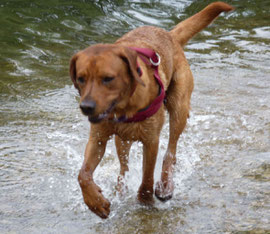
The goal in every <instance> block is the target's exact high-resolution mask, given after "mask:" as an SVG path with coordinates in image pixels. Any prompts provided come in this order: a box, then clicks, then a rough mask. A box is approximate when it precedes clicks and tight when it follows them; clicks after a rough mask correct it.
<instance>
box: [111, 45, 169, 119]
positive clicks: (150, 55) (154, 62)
mask: <svg viewBox="0 0 270 234" xmlns="http://www.w3.org/2000/svg"><path fill="white" fill-rule="evenodd" d="M130 49H132V50H135V51H136V52H137V53H138V54H139V56H140V58H141V59H142V60H143V61H144V63H146V64H147V65H151V67H152V68H153V69H154V77H155V79H156V81H157V83H158V85H159V94H158V96H157V97H156V99H155V100H154V101H153V102H152V103H151V104H150V105H149V106H148V107H146V108H144V109H142V110H139V111H138V112H137V113H136V114H135V115H134V116H133V117H131V118H127V117H126V116H121V117H120V118H118V119H114V121H115V122H124V123H134V122H140V121H143V120H145V119H147V118H149V117H151V116H152V115H154V114H155V113H156V112H157V111H158V110H159V108H160V107H161V105H162V103H163V101H164V99H165V90H164V86H163V84H162V81H161V79H160V76H159V74H158V66H159V64H160V56H159V54H157V53H156V52H155V51H153V50H151V49H147V48H136V47H130ZM137 70H138V73H139V75H140V76H141V75H142V71H141V69H140V67H139V65H138V68H137Z"/></svg>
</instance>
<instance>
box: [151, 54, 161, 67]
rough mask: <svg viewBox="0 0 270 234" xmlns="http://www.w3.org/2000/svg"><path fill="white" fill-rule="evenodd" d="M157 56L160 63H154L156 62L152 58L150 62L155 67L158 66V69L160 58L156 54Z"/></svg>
mask: <svg viewBox="0 0 270 234" xmlns="http://www.w3.org/2000/svg"><path fill="white" fill-rule="evenodd" d="M155 54H156V56H157V59H158V61H157V62H154V61H153V60H152V58H150V62H151V63H152V65H153V66H156V67H157V66H158V65H159V64H160V56H159V54H158V53H155Z"/></svg>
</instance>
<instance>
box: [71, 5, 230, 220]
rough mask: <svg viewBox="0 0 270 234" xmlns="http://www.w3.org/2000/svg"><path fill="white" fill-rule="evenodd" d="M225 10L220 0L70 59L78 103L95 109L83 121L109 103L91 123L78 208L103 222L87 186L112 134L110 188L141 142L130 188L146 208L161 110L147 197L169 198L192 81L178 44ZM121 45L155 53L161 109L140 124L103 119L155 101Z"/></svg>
mask: <svg viewBox="0 0 270 234" xmlns="http://www.w3.org/2000/svg"><path fill="white" fill-rule="evenodd" d="M232 9H233V8H232V7H231V6H229V5H228V4H225V3H222V2H216V3H212V4H210V5H209V6H207V7H206V8H205V9H203V10H202V11H200V12H199V13H197V14H196V15H194V16H192V17H190V18H188V19H186V20H185V21H183V22H181V23H179V24H178V25H177V26H176V27H175V28H174V29H173V30H172V31H170V32H167V31H165V30H163V29H160V28H157V27H151V26H146V27H140V28H137V29H135V30H133V31H131V32H129V33H127V34H125V35H124V36H123V37H121V38H120V39H118V40H117V41H116V42H115V43H114V44H98V45H94V46H91V47H88V48H86V49H85V50H83V51H80V52H78V53H77V54H75V55H74V56H73V58H72V59H71V63H70V75H71V78H72V81H73V83H74V85H75V87H76V88H77V89H78V90H79V93H80V96H81V99H80V103H89V102H94V103H95V105H96V106H95V109H94V110H93V111H92V112H91V114H89V115H88V114H87V115H88V117H89V119H90V121H91V120H92V122H94V119H95V118H96V116H100V114H102V113H105V112H106V110H108V108H109V106H110V105H112V103H113V102H115V103H116V105H115V107H114V108H113V110H112V111H111V113H110V114H109V115H108V117H107V118H106V119H104V120H102V121H98V123H93V124H91V132H90V137H89V141H88V144H87V146H86V150H85V158H84V162H83V165H82V168H81V170H80V173H79V177H78V180H79V183H80V186H81V189H82V194H83V198H84V201H85V203H86V205H87V206H88V207H89V209H91V210H92V211H93V212H94V213H96V214H97V215H98V216H100V217H101V218H107V217H108V215H109V213H110V203H109V201H108V200H107V199H106V198H104V196H103V195H102V191H101V189H100V188H99V187H98V186H97V185H96V184H95V183H94V181H93V173H94V170H95V169H96V167H97V165H98V164H99V162H100V161H101V159H102V157H103V155H104V152H105V148H106V143H107V141H108V139H109V138H110V136H112V135H115V144H116V148H117V154H118V157H119V161H120V175H119V177H118V184H117V189H118V191H119V192H121V191H122V187H123V177H124V176H125V173H126V172H127V171H128V154H129V149H130V147H131V145H132V143H133V142H134V141H141V142H142V143H143V179H142V183H141V186H140V188H139V190H138V200H139V201H140V202H141V203H143V204H153V203H154V200H153V194H154V189H153V185H154V178H153V175H154V168H155V163H156V157H157V153H158V145H159V135H160V131H161V129H162V126H163V123H164V113H165V109H166V110H167V111H168V113H169V116H170V119H169V121H170V137H169V143H168V148H167V152H166V154H165V156H164V161H163V168H162V174H161V179H160V181H159V182H158V183H157V184H156V189H155V195H156V197H157V198H159V199H160V200H162V201H165V200H168V199H170V198H171V197H172V195H173V189H174V184H173V167H174V165H175V163H176V156H175V154H176V147H177V141H178V138H179V136H180V134H181V133H182V131H183V129H184V128H185V125H186V121H187V118H188V116H189V110H190V97H191V93H192V90H193V77H192V73H191V71H190V68H189V65H188V62H187V60H186V58H185V56H184V52H183V46H184V45H185V44H186V43H187V41H188V40H189V39H190V38H191V37H193V36H194V35H195V34H196V33H198V32H199V31H200V30H202V29H203V28H204V27H206V26H207V25H208V24H210V23H211V22H212V21H213V20H214V19H215V18H216V17H217V16H218V15H219V14H220V13H221V12H223V11H230V10H232ZM129 47H140V48H151V49H152V50H154V51H156V52H157V53H158V54H159V55H160V56H161V64H160V66H159V75H160V77H161V79H162V82H163V84H164V87H165V89H166V95H167V96H166V104H165V105H163V106H162V107H161V108H160V109H159V111H158V112H157V113H156V114H155V115H153V116H152V117H150V118H148V119H146V120H144V121H142V122H138V123H115V122H113V121H110V120H109V119H110V118H112V117H113V116H117V117H120V116H122V115H126V116H127V117H132V116H133V115H134V114H135V113H136V112H137V111H139V110H140V109H142V108H145V107H146V106H148V105H149V104H150V103H151V102H152V101H153V100H154V99H155V97H156V96H157V94H158V89H159V87H158V85H157V83H156V81H155V80H154V78H153V69H152V68H151V67H149V66H148V65H146V64H145V63H144V62H143V61H142V60H141V59H140V57H138V54H137V53H136V52H135V51H134V50H131V49H129ZM137 62H138V63H139V65H140V68H141V69H142V72H143V75H142V76H141V77H139V76H138V74H137V72H136V67H137ZM107 74H109V75H107ZM106 75H107V76H114V77H117V78H116V79H114V80H113V83H109V84H105V85H104V77H106ZM79 77H82V78H83V79H84V82H83V83H80V82H78V79H79ZM102 82H103V83H102ZM108 85H109V86H108Z"/></svg>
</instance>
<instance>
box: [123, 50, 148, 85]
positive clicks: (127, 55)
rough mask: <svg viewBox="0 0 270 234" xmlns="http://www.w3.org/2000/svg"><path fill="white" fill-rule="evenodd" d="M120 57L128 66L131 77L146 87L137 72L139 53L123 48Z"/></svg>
mask: <svg viewBox="0 0 270 234" xmlns="http://www.w3.org/2000/svg"><path fill="white" fill-rule="evenodd" d="M120 57H121V58H122V59H123V60H124V62H125V63H126V64H127V66H128V69H129V72H130V75H131V76H132V77H133V78H134V80H135V81H137V82H138V83H139V84H141V85H143V86H145V84H144V82H143V80H142V79H141V77H140V76H139V73H138V71H137V52H136V51H134V50H132V49H129V48H122V49H121V51H120Z"/></svg>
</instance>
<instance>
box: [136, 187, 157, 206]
mask: <svg viewBox="0 0 270 234" xmlns="http://www.w3.org/2000/svg"><path fill="white" fill-rule="evenodd" d="M137 198H138V200H139V202H140V203H141V204H143V205H147V206H152V205H154V203H155V201H154V198H153V192H152V191H149V190H146V189H143V188H140V189H139V191H138V196H137Z"/></svg>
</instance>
